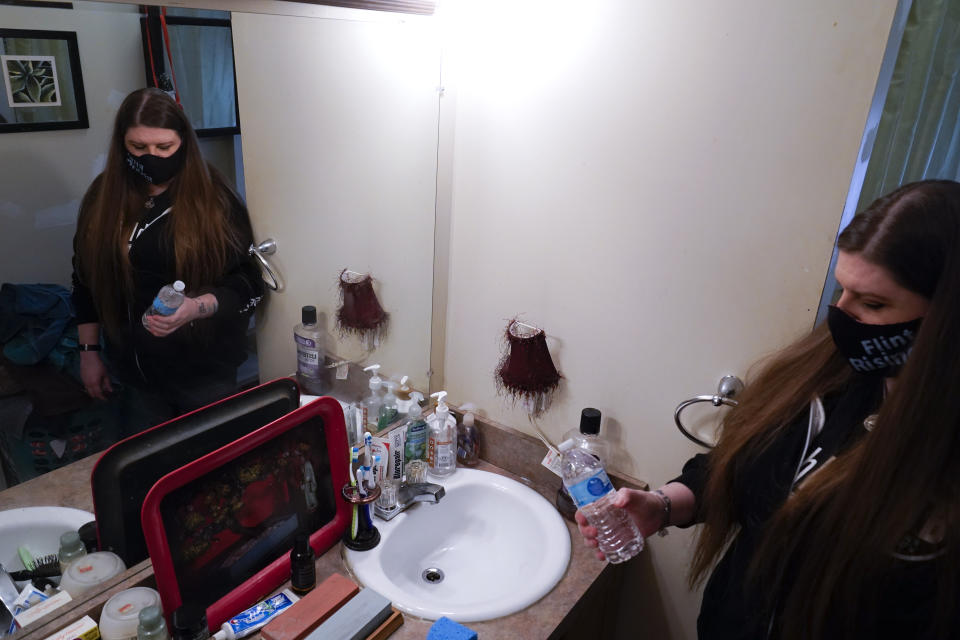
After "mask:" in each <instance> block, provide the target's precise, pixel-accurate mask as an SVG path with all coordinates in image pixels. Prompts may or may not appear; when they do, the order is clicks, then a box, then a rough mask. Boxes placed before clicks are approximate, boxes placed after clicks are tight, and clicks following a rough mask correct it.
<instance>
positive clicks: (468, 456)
mask: <svg viewBox="0 0 960 640" xmlns="http://www.w3.org/2000/svg"><path fill="white" fill-rule="evenodd" d="M476 408H477V407H476V405H475V404H473V403H472V402H467V403H466V404H464V405H462V406H461V407H460V411H462V412H463V418H462V419H461V422H460V424H459V425H458V426H457V462H459V463H460V464H462V465H466V466H468V467H472V466H474V465H476V464H477V463H478V462H480V431H479V430H478V429H477V425H476V417H475V416H474V414H473V412H474V411H475V410H476Z"/></svg>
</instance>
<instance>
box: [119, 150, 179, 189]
mask: <svg viewBox="0 0 960 640" xmlns="http://www.w3.org/2000/svg"><path fill="white" fill-rule="evenodd" d="M125 160H126V163H127V169H129V170H130V171H131V172H132V173H133V174H134V175H135V176H137V177H138V178H140V179H141V180H143V181H144V182H146V183H147V184H164V183H165V182H169V181H170V180H172V179H173V177H174V176H176V175H177V174H178V173H180V168H181V167H183V146H182V145H181V147H180V148H179V149H177V150H176V151H175V152H174V153H173V155H171V156H167V157H166V158H161V157H160V156H154V155H151V154H149V153H145V154H143V155H142V156H135V155H133V154H132V153H130V151H127V152H126V157H125Z"/></svg>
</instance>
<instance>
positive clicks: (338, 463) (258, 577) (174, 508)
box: [141, 397, 351, 630]
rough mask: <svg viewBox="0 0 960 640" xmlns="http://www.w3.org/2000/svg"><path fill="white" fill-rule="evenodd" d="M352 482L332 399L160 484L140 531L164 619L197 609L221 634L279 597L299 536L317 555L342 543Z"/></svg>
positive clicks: (150, 495)
mask: <svg viewBox="0 0 960 640" xmlns="http://www.w3.org/2000/svg"><path fill="white" fill-rule="evenodd" d="M307 463H309V470H308V465H307ZM311 477H312V480H311ZM347 479H348V459H347V435H346V428H345V426H344V420H343V409H342V407H341V406H340V403H339V402H337V401H336V400H334V399H333V398H326V397H325V398H320V399H318V400H315V401H314V402H311V403H310V404H308V405H306V406H304V407H301V408H300V409H297V410H295V411H293V412H292V413H289V414H287V415H285V416H283V417H281V418H279V419H277V420H275V421H274V422H271V423H270V424H267V425H265V426H263V427H261V428H259V429H257V430H256V431H253V432H252V433H250V434H248V435H246V436H243V437H242V438H240V439H238V440H235V441H233V442H231V443H230V444H227V445H225V446H223V447H221V448H219V449H217V450H215V451H213V452H211V453H208V454H206V455H204V456H202V457H201V458H199V459H197V460H195V461H194V462H191V463H189V464H187V465H185V466H183V467H180V468H179V469H176V470H175V471H172V472H170V473H168V474H167V475H165V476H163V477H162V478H161V479H160V480H159V481H157V483H156V484H155V485H154V486H153V488H152V489H150V491H149V493H148V494H147V497H146V500H145V501H144V503H143V510H142V512H141V522H142V525H143V531H144V535H145V538H146V542H147V549H148V550H149V552H150V558H151V560H152V562H153V570H154V574H155V576H156V580H157V590H158V591H159V592H160V596H161V599H162V602H163V609H164V612H165V613H166V614H167V616H169V615H170V614H171V613H172V612H173V611H174V610H175V609H176V608H177V607H179V606H180V605H181V604H182V603H183V602H187V601H189V602H195V603H196V604H199V605H201V606H204V607H206V609H207V622H208V624H209V627H210V629H214V630H216V629H218V628H219V627H220V625H221V624H222V623H223V622H225V621H226V620H228V619H229V618H230V617H231V616H233V615H235V614H237V613H239V612H240V611H242V610H244V609H246V608H247V607H249V606H250V605H252V604H254V603H255V602H257V601H259V600H261V599H263V598H264V597H265V596H267V595H269V594H270V593H271V592H272V591H274V590H276V588H277V587H279V586H280V585H281V584H283V583H284V582H285V581H286V580H288V579H289V578H290V550H291V549H292V546H293V538H294V536H295V535H296V533H297V532H299V531H306V532H308V533H309V534H310V544H311V546H312V547H313V549H314V551H315V552H316V553H317V554H318V555H319V554H321V553H323V552H324V551H326V550H327V549H329V548H330V547H332V546H333V545H334V544H336V542H337V541H338V540H339V539H340V537H341V535H342V534H343V532H344V530H345V529H346V527H347V525H348V523H349V521H350V515H351V512H350V508H349V505H347V503H346V502H345V501H343V500H341V499H340V498H339V491H340V489H341V488H342V487H343V485H344V484H346V483H347Z"/></svg>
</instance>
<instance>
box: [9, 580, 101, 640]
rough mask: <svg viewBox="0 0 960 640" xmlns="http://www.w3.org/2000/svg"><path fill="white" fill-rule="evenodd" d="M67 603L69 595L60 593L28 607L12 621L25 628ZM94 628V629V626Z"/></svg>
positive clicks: (63, 592) (64, 592)
mask: <svg viewBox="0 0 960 640" xmlns="http://www.w3.org/2000/svg"><path fill="white" fill-rule="evenodd" d="M68 602H70V594H69V593H67V592H66V591H60V592H59V593H57V594H56V595H54V596H50V597H49V598H47V599H46V600H43V601H41V602H37V603H36V604H32V605H30V608H29V609H24V610H23V611H21V612H20V613H18V614H17V615H15V616H14V619H15V620H16V621H17V624H19V625H20V626H21V627H25V626H27V625H28V624H30V623H31V622H36V621H37V620H39V619H40V618H42V617H43V616H45V615H47V614H48V613H50V612H51V611H53V610H54V609H57V608H58V607H62V606H63V605H65V604H67V603H68ZM94 627H96V625H94ZM99 636H100V634H99V633H97V637H99Z"/></svg>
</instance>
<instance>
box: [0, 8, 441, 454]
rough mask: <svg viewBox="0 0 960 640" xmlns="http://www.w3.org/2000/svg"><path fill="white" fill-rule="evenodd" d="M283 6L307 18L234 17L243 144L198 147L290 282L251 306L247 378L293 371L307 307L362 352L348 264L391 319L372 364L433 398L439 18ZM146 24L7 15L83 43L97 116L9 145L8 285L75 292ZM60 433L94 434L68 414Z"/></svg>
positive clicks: (8, 22) (89, 12)
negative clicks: (343, 298)
mask: <svg viewBox="0 0 960 640" xmlns="http://www.w3.org/2000/svg"><path fill="white" fill-rule="evenodd" d="M259 4H262V5H264V6H269V7H270V10H274V9H275V8H276V6H280V5H283V6H286V5H287V3H270V2H264V3H259ZM207 6H210V5H209V4H208V5H207ZM244 6H249V5H244ZM289 6H290V7H293V9H291V11H300V12H301V13H300V15H270V14H265V13H234V14H232V16H231V18H232V28H233V42H234V47H235V48H236V54H235V57H236V82H237V96H238V104H239V112H240V128H241V133H240V135H238V136H216V137H206V138H203V139H201V147H202V149H203V153H204V156H205V157H206V158H207V160H208V161H210V162H211V163H213V164H214V165H215V166H217V167H218V168H219V169H220V170H221V171H222V172H223V173H224V174H225V175H226V177H227V179H228V180H230V181H233V182H235V184H237V186H238V188H239V190H240V191H241V193H242V194H243V195H244V196H245V198H246V200H247V204H248V206H249V208H250V212H251V218H252V221H253V226H254V234H255V240H256V241H258V242H259V241H262V240H264V239H266V238H268V237H269V238H273V239H274V240H275V241H276V243H277V253H276V254H274V255H273V256H271V257H270V261H271V263H272V264H273V266H274V267H275V268H276V269H277V270H278V271H279V272H280V274H281V276H282V278H283V280H284V282H285V285H286V288H285V290H284V291H283V292H281V293H270V294H268V296H267V300H266V303H265V304H263V305H261V307H260V309H259V310H258V314H257V321H256V324H257V327H256V329H257V336H256V342H257V348H256V352H257V355H258V359H257V360H252V359H251V360H248V363H247V365H246V370H245V371H243V368H242V371H243V372H242V374H241V375H244V376H246V379H245V381H246V382H247V383H248V384H249V383H252V382H253V381H255V380H256V379H257V377H258V376H259V378H260V379H262V380H269V379H272V378H275V377H279V376H284V375H289V374H291V373H293V372H294V371H295V368H296V350H295V344H294V341H293V336H292V333H293V328H294V326H295V325H296V324H297V323H298V322H299V321H300V310H301V307H302V306H304V305H314V306H316V307H317V309H318V311H319V312H320V313H321V315H322V316H323V317H325V318H326V319H327V326H326V331H327V334H328V336H329V339H330V340H331V342H330V343H329V345H328V346H329V348H330V350H332V351H334V352H336V353H337V355H339V356H342V357H344V358H349V359H358V358H360V357H363V356H364V355H365V354H364V351H363V347H362V344H361V343H360V342H359V341H356V340H355V339H351V338H344V339H341V338H340V337H339V336H338V334H337V331H336V329H335V327H334V321H333V320H334V318H335V314H336V310H337V307H338V304H339V300H338V293H339V292H338V287H337V280H338V275H339V273H340V271H341V270H343V269H345V268H349V269H352V270H355V271H359V272H364V273H371V274H372V276H373V278H374V282H375V289H376V290H377V294H378V296H379V299H380V302H381V304H382V305H383V307H384V308H385V309H386V310H387V311H388V312H389V313H390V314H391V328H390V332H389V334H388V336H387V337H386V339H385V340H384V342H383V343H382V344H381V345H380V347H379V348H378V349H377V350H376V351H375V352H374V353H373V354H371V355H370V356H369V359H368V363H372V362H380V363H381V364H382V365H383V371H385V372H387V373H388V374H391V375H398V376H399V375H403V374H405V375H409V376H410V377H411V381H412V382H413V383H414V385H415V386H417V387H419V388H423V389H427V388H428V385H429V369H430V365H429V363H430V329H431V300H432V278H433V239H434V226H433V225H434V201H435V192H436V169H437V160H436V156H437V130H438V117H439V116H438V113H439V99H440V97H439V92H438V84H439V69H440V65H439V61H440V48H439V38H437V37H435V34H434V22H433V18H432V17H429V16H410V15H403V16H401V15H398V14H390V13H384V12H376V11H363V10H357V9H347V8H341V7H325V6H315V5H298V4H291V5H289ZM298 7H309V9H308V10H305V9H297V8H298ZM253 10H259V8H254V9H253ZM141 15H142V14H141V12H140V9H139V7H138V6H137V5H131V4H120V3H113V2H72V3H52V4H51V6H50V7H44V6H39V5H38V4H37V3H31V5H30V6H15V5H2V6H0V23H2V24H3V25H4V27H5V28H11V29H43V30H50V31H63V32H73V33H76V35H77V42H78V49H79V59H80V67H81V73H82V78H83V84H84V88H85V92H86V104H87V110H88V114H89V128H87V129H73V130H68V131H39V132H36V131H33V132H24V133H9V134H2V135H0V174H2V175H3V176H4V180H3V183H4V188H3V190H2V193H0V219H2V221H3V222H2V225H3V231H4V233H3V234H0V253H2V255H3V271H2V273H0V282H5V283H14V284H32V283H51V284H58V285H61V286H64V287H66V288H69V287H70V273H71V256H72V240H73V234H74V231H75V224H76V216H77V210H78V207H79V203H80V199H81V198H82V196H83V194H84V192H85V190H86V189H87V187H88V186H89V184H90V182H91V180H93V178H94V177H95V176H96V175H97V174H98V173H99V172H100V170H101V169H102V167H103V164H104V162H105V155H106V154H105V152H106V147H107V144H108V141H109V137H110V132H111V127H112V124H113V118H114V115H115V113H116V109H117V107H118V106H119V104H120V102H121V101H122V100H123V98H124V97H125V96H126V95H127V94H128V93H129V92H130V91H132V90H134V89H136V88H138V87H141V86H143V85H144V57H143V43H142V39H141V28H140V17H141ZM168 15H180V16H186V17H194V18H222V17H223V16H225V15H229V14H226V13H225V12H207V11H198V10H183V9H177V10H176V11H174V10H173V9H171V10H170V11H169V13H168ZM187 57H188V58H189V57H190V56H187ZM182 90H183V88H182V87H181V91H182ZM251 340H252V338H251ZM253 364H256V365H257V366H252V365H253ZM5 400H6V398H3V397H0V403H2V402H4V401H5ZM58 425H59V426H58V428H62V429H66V430H68V431H69V430H70V429H75V430H77V432H87V431H89V428H88V427H89V425H88V424H87V423H83V424H78V421H77V420H73V421H72V422H71V419H70V418H67V419H66V420H65V421H60V422H58ZM106 426H110V425H106ZM60 439H64V438H60ZM98 444H102V442H91V443H89V446H91V447H95V446H97V445H98ZM95 450H96V449H90V450H79V451H77V452H76V454H75V455H77V456H79V457H83V455H82V454H84V453H85V454H90V453H93V452H94V451H95ZM61 452H63V450H62V451H61ZM54 453H56V451H54ZM67 454H69V452H67V453H65V454H64V455H67ZM64 460H65V458H63V457H59V458H56V459H55V460H54V463H55V464H56V463H59V462H63V461H64ZM57 466H59V464H57Z"/></svg>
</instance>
